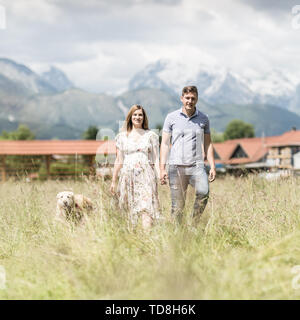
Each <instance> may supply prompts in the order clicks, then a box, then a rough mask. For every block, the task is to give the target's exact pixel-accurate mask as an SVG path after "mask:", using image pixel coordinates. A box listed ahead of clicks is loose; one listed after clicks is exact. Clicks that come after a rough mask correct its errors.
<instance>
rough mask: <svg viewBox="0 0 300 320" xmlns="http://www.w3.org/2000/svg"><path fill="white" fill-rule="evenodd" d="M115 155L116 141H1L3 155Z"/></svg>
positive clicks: (0, 149)
mask: <svg viewBox="0 0 300 320" xmlns="http://www.w3.org/2000/svg"><path fill="white" fill-rule="evenodd" d="M97 153H98V154H99V153H100V154H104V153H107V154H114V153H116V147H115V141H113V140H111V141H94V140H22V141H21V140H20V141H11V140H0V154H1V155H52V154H65V155H67V154H85V155H89V154H90V155H93V154H97Z"/></svg>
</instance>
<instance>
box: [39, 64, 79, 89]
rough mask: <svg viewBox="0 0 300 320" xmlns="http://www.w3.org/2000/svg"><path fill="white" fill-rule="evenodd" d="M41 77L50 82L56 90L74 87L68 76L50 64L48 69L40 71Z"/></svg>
mask: <svg viewBox="0 0 300 320" xmlns="http://www.w3.org/2000/svg"><path fill="white" fill-rule="evenodd" d="M41 76H42V78H43V79H44V80H45V81H47V82H48V83H50V84H51V85H52V86H53V87H54V88H55V89H56V90H57V91H64V90H67V89H70V88H72V87H74V85H73V83H72V82H71V81H70V80H69V79H68V77H67V76H66V75H65V74H64V73H63V72H62V71H61V70H59V69H58V68H56V67H53V66H51V67H50V70H49V71H46V72H43V73H42V75H41Z"/></svg>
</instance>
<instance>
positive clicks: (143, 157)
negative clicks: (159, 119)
mask: <svg viewBox="0 0 300 320" xmlns="http://www.w3.org/2000/svg"><path fill="white" fill-rule="evenodd" d="M116 148H117V157H116V160H115V164H114V171H113V177H112V183H111V186H110V191H111V193H112V194H113V195H115V194H116V193H117V194H118V195H119V206H120V208H121V209H124V210H126V211H127V212H128V214H129V221H130V223H131V224H132V225H133V226H136V224H137V222H138V220H139V218H141V222H142V227H143V228H144V229H149V228H150V227H151V226H152V224H153V222H154V221H155V220H156V219H158V218H159V200H158V191H157V180H158V177H159V140H158V135H157V134H155V133H154V132H152V131H150V130H149V128H148V119H147V115H146V112H145V110H144V108H143V107H142V106H140V105H133V106H132V107H131V108H130V110H129V112H128V114H127V117H126V120H125V124H124V128H123V131H122V132H120V133H119V134H118V135H117V136H116ZM119 172H120V177H119V183H118V186H117V188H116V183H117V178H118V174H119Z"/></svg>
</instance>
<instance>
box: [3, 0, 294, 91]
mask: <svg viewBox="0 0 300 320" xmlns="http://www.w3.org/2000/svg"><path fill="white" fill-rule="evenodd" d="M2 2H3V4H4V6H5V7H6V12H7V29H6V30H5V31H4V30H0V36H1V42H0V50H1V56H5V57H8V58H12V59H15V60H16V61H17V62H20V63H25V64H28V65H29V66H31V67H33V68H35V70H43V71H44V70H45V69H47V68H48V67H49V65H52V64H53V65H56V66H58V67H60V68H61V69H62V70H64V71H65V72H66V73H67V75H68V76H69V78H70V79H71V80H72V81H73V82H74V83H75V84H76V85H77V86H79V87H82V88H84V89H87V90H92V91H95V92H102V91H110V92H118V91H120V90H122V89H124V88H126V85H127V83H128V81H129V79H130V78H131V77H132V76H133V75H134V74H135V73H136V72H138V71H140V70H141V69H142V68H144V67H145V65H147V64H149V63H152V62H154V61H155V60H158V59H162V58H164V59H171V60H174V61H175V60H176V61H188V62H189V63H190V65H191V68H192V67H193V64H199V63H208V64H216V65H220V66H222V67H227V68H231V69H233V71H238V72H246V70H249V69H252V70H255V71H257V72H262V73H263V72H266V71H268V70H270V69H272V68H274V67H276V68H282V69H283V70H285V71H286V72H289V73H291V74H293V75H294V77H295V78H297V77H298V78H299V79H300V77H299V76H300V74H299V71H297V70H296V69H295V65H299V64H300V57H299V54H298V52H299V50H300V43H299V40H298V39H299V34H300V33H299V32H300V30H293V28H292V27H291V17H289V16H288V14H285V12H288V13H290V10H291V8H290V9H288V10H287V9H285V8H288V6H290V5H292V1H286V2H284V1H266V0H265V1H246V0H227V1H217V0H201V1H198V0H182V1H171V0H162V1H159V0H113V1H108V0H86V1H84V2H83V1H79V0H72V1H71V0H27V1H26V2H25V1H23V2H22V1H17V0H10V1H8V0H7V1H6V2H5V1H3V0H2ZM271 3H272V6H271ZM286 3H288V6H287V5H286ZM274 12H277V13H276V14H275V13H274ZM278 12H281V18H280V19H279V18H278V14H279V13H278Z"/></svg>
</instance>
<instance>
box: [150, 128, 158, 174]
mask: <svg viewBox="0 0 300 320" xmlns="http://www.w3.org/2000/svg"><path fill="white" fill-rule="evenodd" d="M151 153H152V154H151V161H152V163H151V164H152V165H153V166H154V170H155V175H156V177H157V179H159V137H158V136H157V135H156V134H155V133H153V137H152V148H151Z"/></svg>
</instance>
